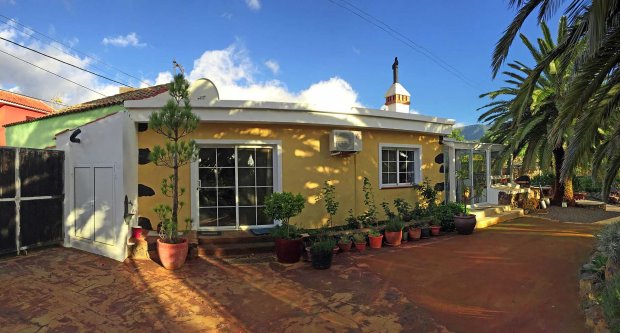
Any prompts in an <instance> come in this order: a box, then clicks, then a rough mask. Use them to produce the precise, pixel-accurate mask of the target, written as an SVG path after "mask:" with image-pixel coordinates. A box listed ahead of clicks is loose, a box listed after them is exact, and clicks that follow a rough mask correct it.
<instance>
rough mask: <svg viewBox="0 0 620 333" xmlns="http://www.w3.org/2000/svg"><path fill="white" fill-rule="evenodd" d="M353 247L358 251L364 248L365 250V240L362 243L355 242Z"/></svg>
mask: <svg viewBox="0 0 620 333" xmlns="http://www.w3.org/2000/svg"><path fill="white" fill-rule="evenodd" d="M355 249H356V250H357V251H358V252H363V251H364V250H366V242H364V243H355Z"/></svg>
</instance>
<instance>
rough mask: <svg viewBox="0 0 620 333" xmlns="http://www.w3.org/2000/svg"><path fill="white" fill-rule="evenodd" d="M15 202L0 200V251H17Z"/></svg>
mask: <svg viewBox="0 0 620 333" xmlns="http://www.w3.org/2000/svg"><path fill="white" fill-rule="evenodd" d="M15 213H16V211H15V202H13V201H0V253H7V252H15V251H17V243H16V242H15V237H16V236H15V232H16V230H15V215H16V214H15Z"/></svg>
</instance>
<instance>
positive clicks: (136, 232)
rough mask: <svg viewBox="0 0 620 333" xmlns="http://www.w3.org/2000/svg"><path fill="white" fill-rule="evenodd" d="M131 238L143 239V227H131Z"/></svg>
mask: <svg viewBox="0 0 620 333" xmlns="http://www.w3.org/2000/svg"><path fill="white" fill-rule="evenodd" d="M131 238H135V239H142V227H131Z"/></svg>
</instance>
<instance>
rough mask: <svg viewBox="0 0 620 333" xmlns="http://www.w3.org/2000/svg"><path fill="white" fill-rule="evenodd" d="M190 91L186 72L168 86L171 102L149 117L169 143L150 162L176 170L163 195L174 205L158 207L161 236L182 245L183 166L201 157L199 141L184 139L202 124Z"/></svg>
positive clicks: (164, 184)
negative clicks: (193, 108) (181, 183)
mask: <svg viewBox="0 0 620 333" xmlns="http://www.w3.org/2000/svg"><path fill="white" fill-rule="evenodd" d="M188 89H189V82H187V80H186V79H185V76H184V75H183V73H182V72H181V73H179V74H176V75H175V76H174V79H173V80H172V82H171V83H170V85H169V87H168V90H169V93H170V99H169V100H168V102H167V103H166V105H164V107H163V108H162V109H161V110H159V111H157V112H154V113H152V114H151V116H150V118H149V128H150V129H152V130H153V131H154V132H155V133H158V134H160V135H162V136H164V137H165V138H166V141H167V142H166V144H165V146H164V147H161V146H159V145H155V147H153V151H152V152H151V154H150V159H151V161H153V163H155V165H157V166H164V167H167V168H171V169H172V174H171V175H170V176H169V177H167V178H164V179H162V182H161V192H162V194H164V195H165V196H167V197H170V198H172V206H170V205H167V204H160V205H158V206H157V207H156V208H155V213H156V214H157V215H158V216H159V218H160V220H161V222H162V226H161V231H160V236H161V238H162V240H163V241H165V242H168V243H178V242H179V237H178V225H179V223H178V222H179V221H178V219H179V210H180V209H181V208H183V206H184V202H182V201H180V200H179V197H180V196H182V195H183V193H185V189H184V188H182V187H181V188H179V167H181V166H183V165H186V164H188V163H190V162H193V161H195V160H196V159H197V158H198V147H197V145H196V142H195V141H194V140H190V141H185V140H183V137H185V136H187V135H188V134H190V133H191V132H192V131H194V130H195V129H196V127H197V126H198V122H199V118H198V116H196V115H195V114H194V113H192V106H191V105H190V101H189V90H188ZM186 222H187V223H188V224H189V223H190V222H191V219H186Z"/></svg>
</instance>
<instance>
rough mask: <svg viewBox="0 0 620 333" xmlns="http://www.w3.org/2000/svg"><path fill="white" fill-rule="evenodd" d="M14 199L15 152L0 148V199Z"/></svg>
mask: <svg viewBox="0 0 620 333" xmlns="http://www.w3.org/2000/svg"><path fill="white" fill-rule="evenodd" d="M13 197H15V150H14V149H7V148H0V198H13Z"/></svg>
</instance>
